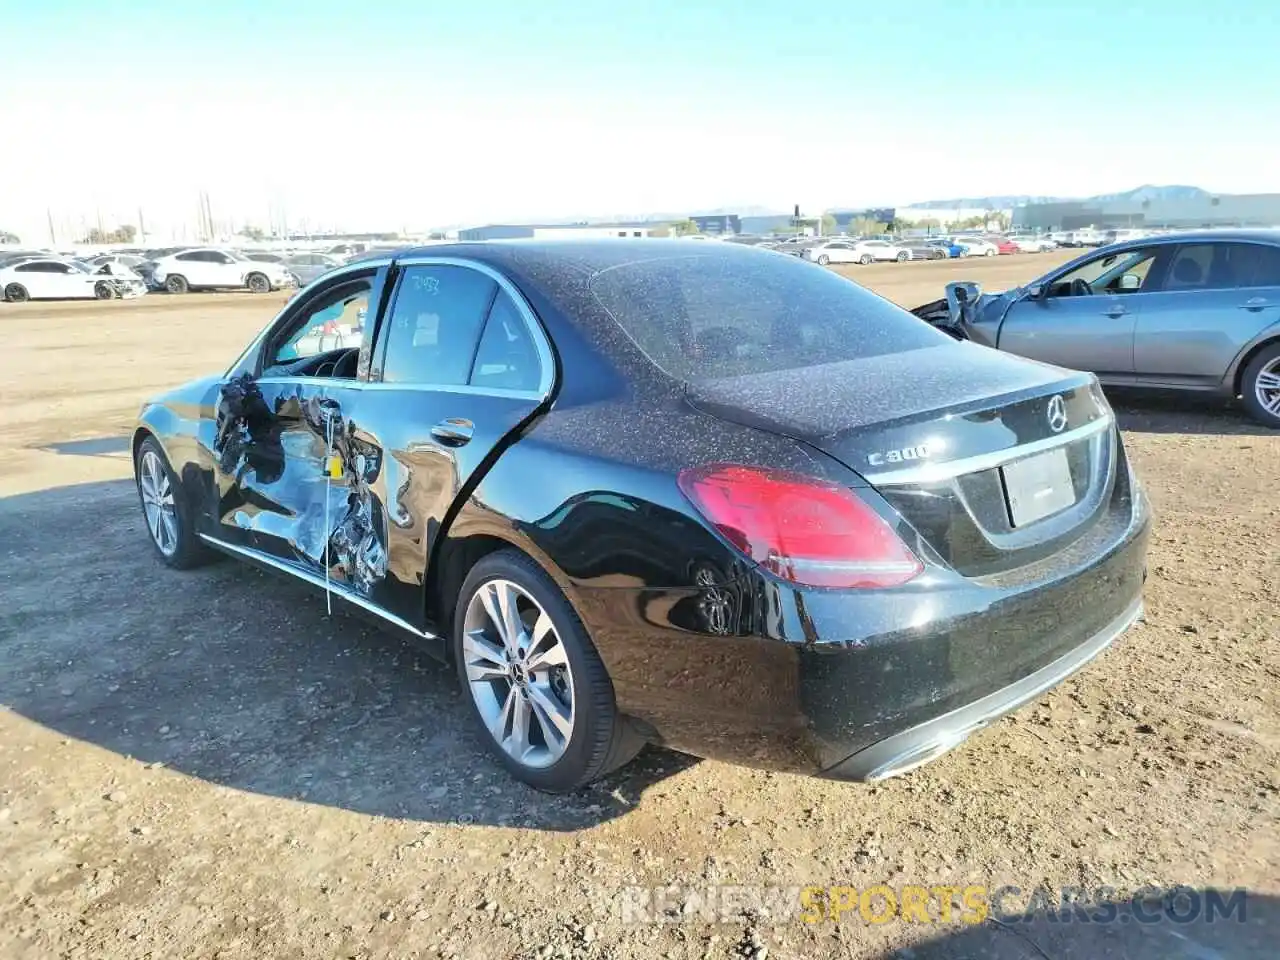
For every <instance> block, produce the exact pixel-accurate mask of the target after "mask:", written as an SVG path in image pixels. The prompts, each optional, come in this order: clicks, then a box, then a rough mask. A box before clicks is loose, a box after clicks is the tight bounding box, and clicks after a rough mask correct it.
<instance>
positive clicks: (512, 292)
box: [369, 254, 556, 400]
mask: <svg viewBox="0 0 1280 960" xmlns="http://www.w3.org/2000/svg"><path fill="white" fill-rule="evenodd" d="M395 265H396V268H397V269H400V270H405V269H408V268H409V267H462V268H464V269H467V270H475V271H478V272H479V273H482V274H484V275H485V276H486V277H488V278H489V279H490V280H492V281H494V282H495V283H496V284H497V285H498V289H499V290H501V291H502V292H504V293H506V294H507V295H508V296H509V297H511V300H512V302H513V303H514V304H515V305H516V311H517V312H518V313H519V314H520V317H521V319H523V320H524V325H525V328H526V329H527V330H528V331H529V335H530V336H531V337H532V338H533V346H534V349H535V350H536V351H537V353H538V365H539V367H540V369H539V371H538V373H539V376H538V388H537V389H536V390H502V389H500V388H485V387H477V386H473V385H472V384H467V383H463V384H450V383H429V382H426V381H422V380H406V381H392V382H390V383H388V382H387V381H385V380H376V381H375V380H370V381H369V386H374V387H381V388H384V389H390V388H396V389H406V388H417V389H429V390H444V391H448V392H451V393H479V394H484V395H492V396H510V397H518V398H521V399H537V400H541V399H543V398H544V397H546V396H547V395H548V394H549V393H550V392H551V388H552V386H553V384H554V382H555V369H556V367H555V356H554V355H553V354H552V352H551V343H550V341H549V340H548V339H547V334H546V331H544V330H543V329H542V324H541V323H540V322H539V320H538V318H537V315H536V314H534V312H533V308H532V307H530V306H529V301H527V300H526V299H525V297H524V294H523V293H521V292H520V290H519V288H518V287H517V286H516V285H515V284H514V283H512V282H511V281H510V280H509V279H508V278H507V277H506V275H505V274H503V273H502V272H501V271H500V270H496V269H494V268H493V267H491V266H489V265H488V264H487V263H481V262H480V261H478V260H470V259H468V258H466V257H436V256H431V255H429V254H424V255H420V256H410V257H403V258H399V259H397V260H396V261H395ZM401 282H402V280H401V279H399V278H397V280H396V294H397V296H398V295H399V284H400V283H401ZM394 309H395V300H394V299H393V300H392V301H391V303H390V304H389V305H388V310H387V315H386V317H384V318H383V319H384V320H385V321H390V319H391V316H392V313H393V312H394ZM492 312H493V308H492V306H490V311H489V314H486V315H485V318H484V325H482V326H481V328H480V336H481V337H483V336H484V330H485V326H487V325H488V322H489V316H490V314H492ZM379 332H381V331H379ZM386 347H390V342H389V341H388V343H387V344H386ZM385 357H386V348H384V349H383V362H384V363H385Z"/></svg>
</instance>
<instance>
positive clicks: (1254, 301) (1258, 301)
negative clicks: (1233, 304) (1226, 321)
mask: <svg viewBox="0 0 1280 960" xmlns="http://www.w3.org/2000/svg"><path fill="white" fill-rule="evenodd" d="M1271 305H1272V304H1271V301H1270V300H1268V299H1267V298H1266V297H1253V298H1251V299H1249V300H1246V301H1245V302H1244V303H1242V304H1240V309H1241V310H1252V311H1253V312H1254V313H1257V312H1258V311H1259V310H1262V309H1264V308H1266V307H1269V306H1271Z"/></svg>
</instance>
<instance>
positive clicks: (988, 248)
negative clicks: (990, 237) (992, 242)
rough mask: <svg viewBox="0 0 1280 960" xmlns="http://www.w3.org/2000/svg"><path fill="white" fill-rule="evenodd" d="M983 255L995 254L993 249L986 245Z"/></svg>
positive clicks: (992, 255)
mask: <svg viewBox="0 0 1280 960" xmlns="http://www.w3.org/2000/svg"><path fill="white" fill-rule="evenodd" d="M985 255H986V256H988V257H994V256H995V255H996V251H995V250H993V249H992V248H991V247H987V249H986V252H985Z"/></svg>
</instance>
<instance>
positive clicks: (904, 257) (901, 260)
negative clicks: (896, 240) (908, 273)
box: [898, 250, 911, 263]
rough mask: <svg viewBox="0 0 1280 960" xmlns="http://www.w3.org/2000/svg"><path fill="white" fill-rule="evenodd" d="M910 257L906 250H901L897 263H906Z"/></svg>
mask: <svg viewBox="0 0 1280 960" xmlns="http://www.w3.org/2000/svg"><path fill="white" fill-rule="evenodd" d="M910 259H911V254H909V253H907V251H905V250H903V251H902V252H901V253H900V254H898V262H899V263H906V262H907V261H908V260H910Z"/></svg>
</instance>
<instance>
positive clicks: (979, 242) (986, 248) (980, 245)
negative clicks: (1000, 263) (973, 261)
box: [956, 237, 1000, 257]
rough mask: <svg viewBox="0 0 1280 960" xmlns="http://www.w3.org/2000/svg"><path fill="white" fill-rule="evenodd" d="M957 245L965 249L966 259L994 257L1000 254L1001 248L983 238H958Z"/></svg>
mask: <svg viewBox="0 0 1280 960" xmlns="http://www.w3.org/2000/svg"><path fill="white" fill-rule="evenodd" d="M956 243H958V244H960V246H962V247H964V256H966V257H994V256H997V255H998V254H999V253H1000V248H999V247H997V246H996V245H995V244H994V243H992V242H991V241H990V240H983V239H982V238H981V237H956Z"/></svg>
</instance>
